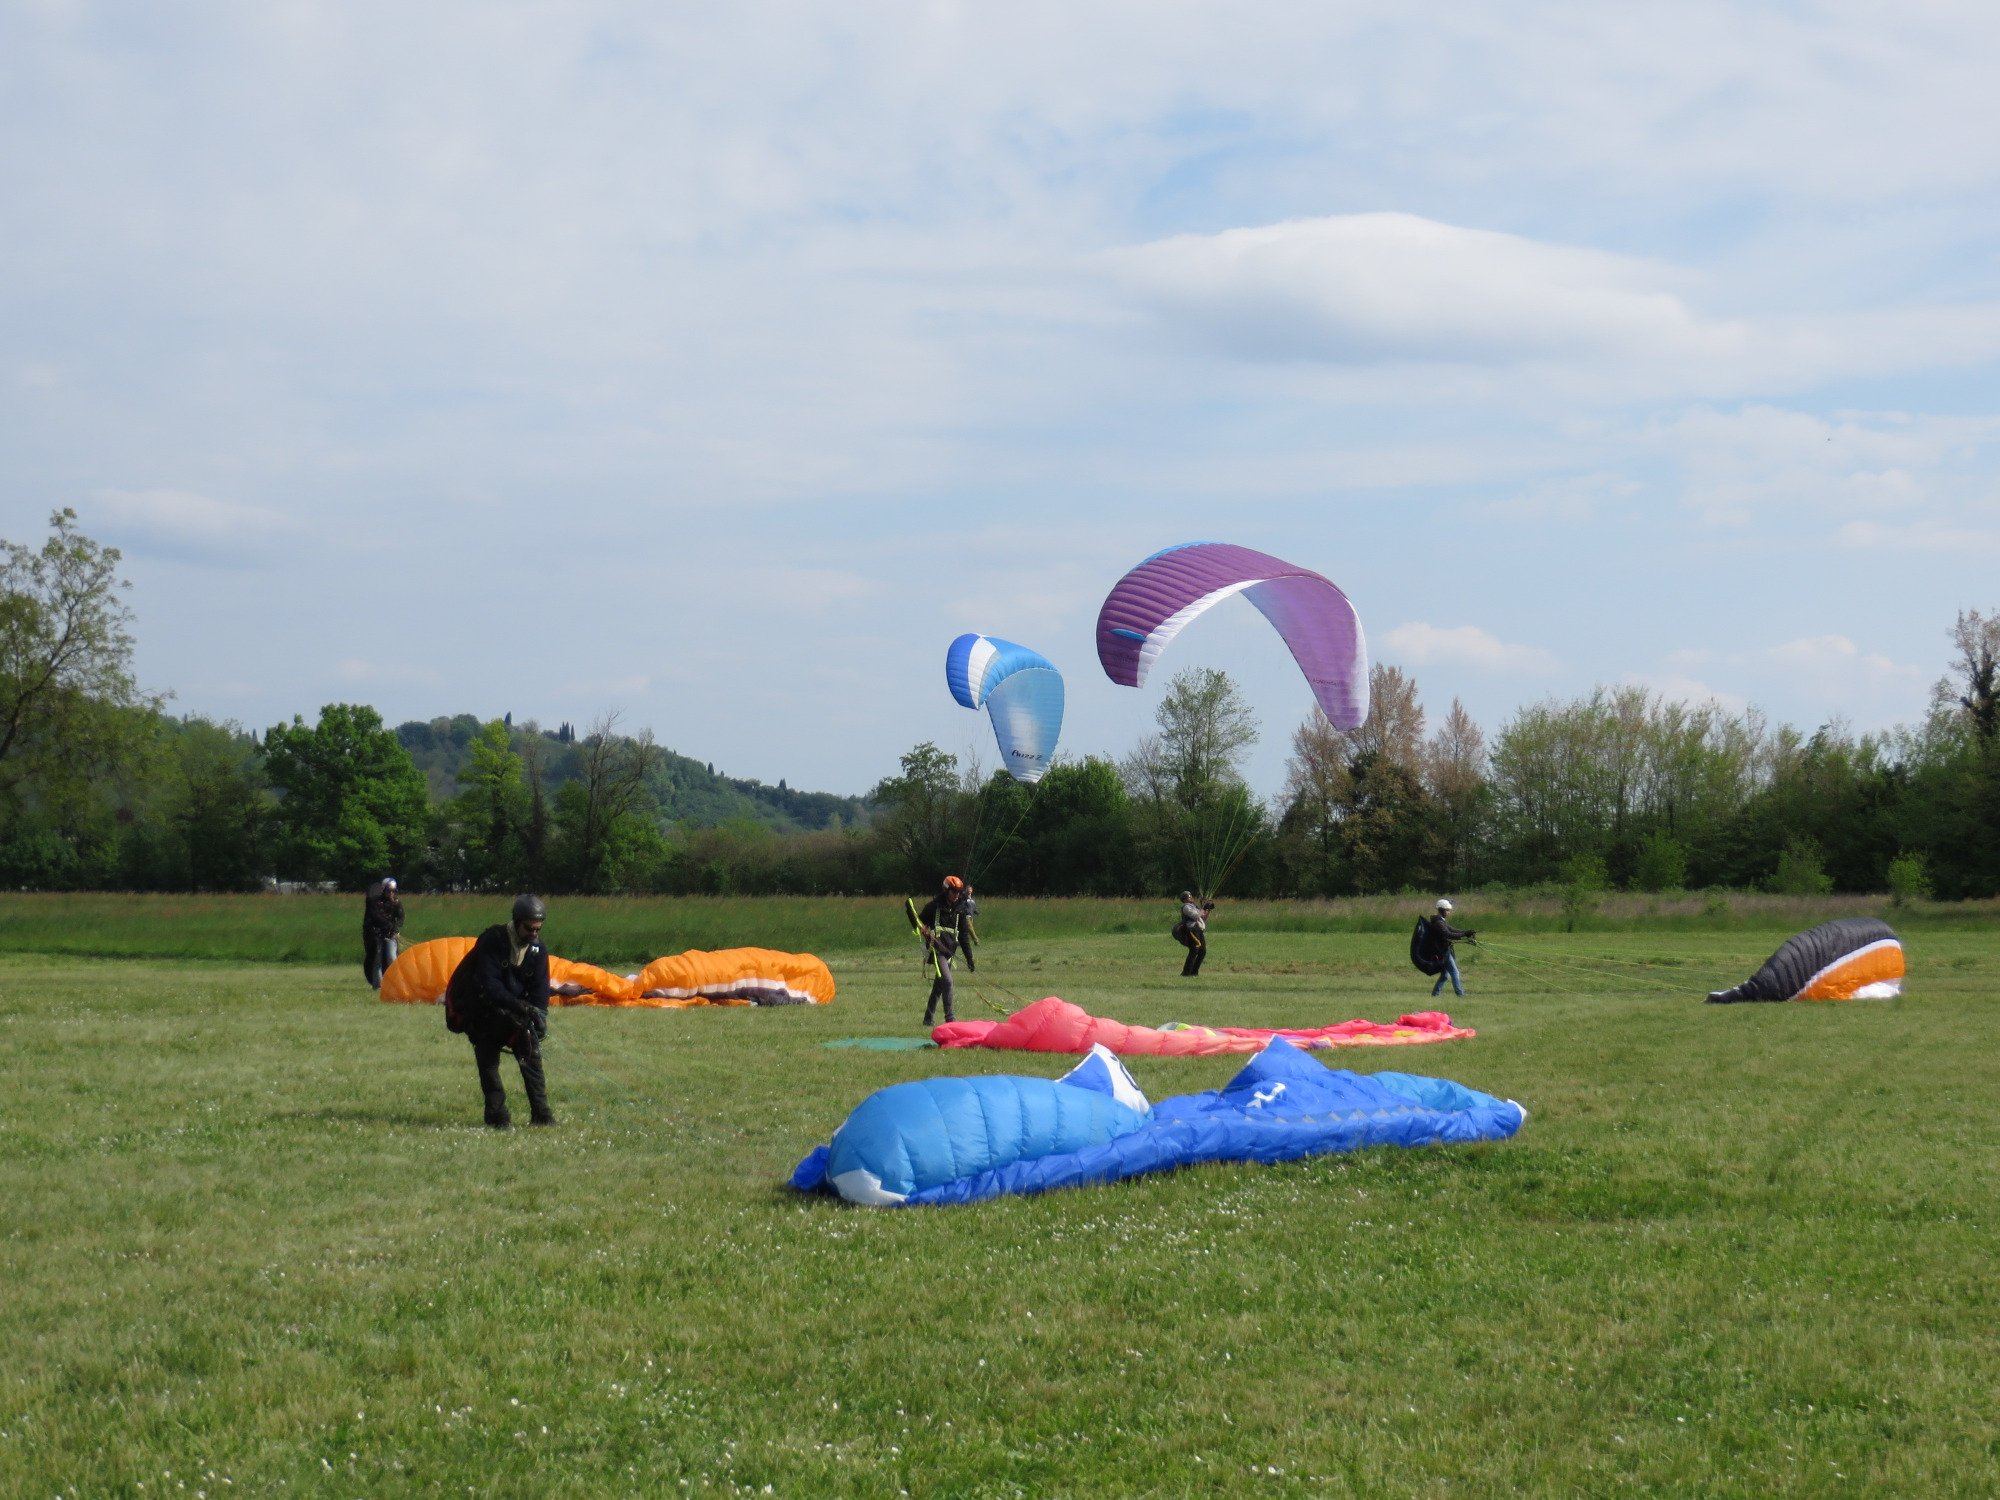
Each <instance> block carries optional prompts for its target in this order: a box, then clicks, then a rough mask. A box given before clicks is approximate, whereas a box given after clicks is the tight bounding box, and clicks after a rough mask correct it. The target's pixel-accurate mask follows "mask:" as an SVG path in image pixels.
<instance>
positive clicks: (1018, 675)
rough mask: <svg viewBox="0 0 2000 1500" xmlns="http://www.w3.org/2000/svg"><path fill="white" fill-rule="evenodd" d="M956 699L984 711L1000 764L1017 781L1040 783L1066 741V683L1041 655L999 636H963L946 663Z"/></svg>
mask: <svg viewBox="0 0 2000 1500" xmlns="http://www.w3.org/2000/svg"><path fill="white" fill-rule="evenodd" d="M944 679H945V683H946V685H947V686H949V687H950V688H951V695H952V697H954V698H956V699H957V700H958V701H959V702H960V703H961V704H963V705H964V706H965V707H967V708H984V709H985V710H986V716H987V718H989V719H991V720H992V722H993V738H994V739H995V740H996V741H998V743H999V746H1000V761H1001V764H1002V765H1004V766H1005V767H1006V768H1007V773H1008V774H1009V775H1010V776H1012V777H1013V778H1014V779H1015V780H1016V781H1025V782H1028V783H1030V784H1033V783H1034V782H1037V781H1040V780H1041V779H1042V776H1043V775H1044V773H1046V772H1047V771H1048V769H1049V762H1050V761H1052V760H1054V759H1055V753H1056V741H1057V740H1059V739H1060V738H1061V737H1062V720H1063V680H1062V673H1060V672H1058V671H1057V670H1056V668H1055V664H1054V663H1053V662H1051V661H1050V660H1049V659H1048V658H1047V657H1046V656H1044V655H1042V653H1041V652H1039V651H1031V650H1029V649H1028V648H1027V647H1026V646H1017V645H1015V644H1014V643H1013V642H1012V641H1003V640H1001V639H1000V638H999V637H998V636H996V635H962V636H960V637H959V638H958V639H957V640H955V641H953V642H952V643H951V648H950V649H949V650H948V651H946V653H945V658H944Z"/></svg>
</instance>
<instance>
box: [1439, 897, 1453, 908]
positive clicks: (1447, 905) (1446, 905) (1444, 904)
mask: <svg viewBox="0 0 2000 1500" xmlns="http://www.w3.org/2000/svg"><path fill="white" fill-rule="evenodd" d="M1438 910H1439V911H1450V910H1451V903H1450V902H1449V901H1447V900H1445V899H1444V897H1442V896H1440V897H1438Z"/></svg>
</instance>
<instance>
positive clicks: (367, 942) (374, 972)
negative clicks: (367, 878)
mask: <svg viewBox="0 0 2000 1500" xmlns="http://www.w3.org/2000/svg"><path fill="white" fill-rule="evenodd" d="M402 931H403V898H402V897H401V896H399V895H397V894H396V877H395V876H393V875H385V876H383V877H382V878H381V879H380V880H378V881H376V882H375V883H374V884H373V885H371V886H369V887H368V893H367V895H365V896H364V897H362V900H361V972H362V973H363V974H365V975H366V976H367V977H368V988H370V989H371V990H379V989H381V988H382V976H383V975H384V974H386V973H388V972H389V965H390V964H392V963H394V962H395V961H396V940H397V938H399V937H400V936H401V935H402Z"/></svg>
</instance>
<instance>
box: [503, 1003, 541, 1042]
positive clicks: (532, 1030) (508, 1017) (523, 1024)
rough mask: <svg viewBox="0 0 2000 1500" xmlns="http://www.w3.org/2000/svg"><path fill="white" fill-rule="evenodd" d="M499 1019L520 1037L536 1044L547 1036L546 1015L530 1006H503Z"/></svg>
mask: <svg viewBox="0 0 2000 1500" xmlns="http://www.w3.org/2000/svg"><path fill="white" fill-rule="evenodd" d="M500 1019H501V1020H503V1021H505V1022H506V1023H507V1024H508V1025H509V1026H511V1027H513V1028H514V1029H515V1030H516V1031H518V1032H520V1033H521V1034H522V1035H524V1036H527V1037H530V1038H532V1039H533V1040H535V1041H538V1042H539V1041H540V1040H541V1039H542V1038H543V1037H545V1036H547V1035H548V1034H549V1018H548V1015H547V1013H546V1012H544V1011H541V1010H538V1009H537V1008H536V1007H534V1006H532V1005H509V1006H505V1007H503V1008H502V1009H501V1011H500Z"/></svg>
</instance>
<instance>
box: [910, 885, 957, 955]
mask: <svg viewBox="0 0 2000 1500" xmlns="http://www.w3.org/2000/svg"><path fill="white" fill-rule="evenodd" d="M966 916H967V913H966V910H965V902H964V901H963V900H958V901H947V900H945V899H944V897H942V896H933V897H931V899H930V900H929V901H926V902H925V903H924V909H923V910H922V911H920V912H918V913H917V920H918V921H919V922H921V923H923V924H924V926H925V927H927V928H929V929H930V934H931V946H932V947H933V948H935V949H936V950H937V953H938V956H939V957H940V958H950V957H951V956H952V955H953V954H954V953H956V952H958V944H959V926H960V924H961V923H963V922H964V921H965V920H966Z"/></svg>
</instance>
